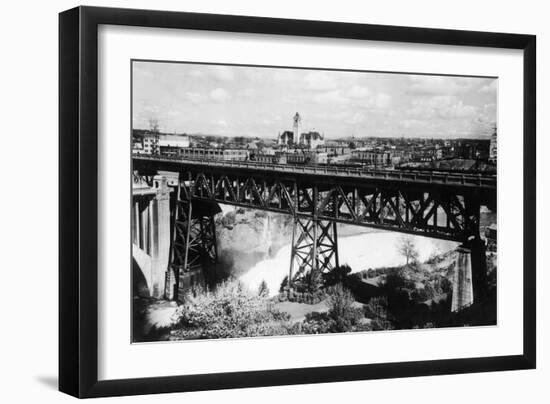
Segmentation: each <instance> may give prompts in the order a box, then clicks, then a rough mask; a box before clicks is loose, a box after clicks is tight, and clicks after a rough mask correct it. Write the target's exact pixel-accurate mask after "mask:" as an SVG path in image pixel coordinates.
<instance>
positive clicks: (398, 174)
mask: <svg viewBox="0 0 550 404" xmlns="http://www.w3.org/2000/svg"><path fill="white" fill-rule="evenodd" d="M132 158H133V160H134V164H135V163H136V162H141V163H145V164H144V165H149V164H148V163H150V164H151V166H155V167H157V168H161V167H162V168H161V169H163V168H164V169H167V170H168V171H170V168H172V169H176V171H178V170H177V166H178V165H181V166H188V167H192V168H195V169H200V168H207V169H209V170H212V169H219V170H224V171H227V170H229V171H234V170H239V171H244V172H250V173H253V172H255V173H260V172H261V173H268V174H269V175H270V176H273V175H284V176H293V177H294V176H295V177H302V176H309V177H311V176H313V177H319V178H320V179H326V178H327V177H328V178H331V179H333V180H342V179H347V180H352V181H353V180H355V181H357V182H364V181H365V180H376V181H387V182H407V183H417V184H434V185H436V184H440V185H447V186H456V187H466V188H470V187H471V188H478V189H485V190H496V185H497V179H496V175H483V174H456V173H447V172H418V171H403V170H380V169H377V170H372V169H358V168H341V167H336V166H335V167H327V166H312V165H290V164H270V163H257V162H250V161H222V160H205V159H182V158H179V157H169V156H155V155H133V156H132Z"/></svg>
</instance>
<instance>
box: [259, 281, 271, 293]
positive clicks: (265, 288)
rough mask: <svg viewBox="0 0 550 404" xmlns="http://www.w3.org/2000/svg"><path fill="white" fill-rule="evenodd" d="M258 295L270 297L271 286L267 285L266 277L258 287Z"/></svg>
mask: <svg viewBox="0 0 550 404" xmlns="http://www.w3.org/2000/svg"><path fill="white" fill-rule="evenodd" d="M258 296H260V297H268V296H269V287H268V286H267V282H266V281H265V279H263V280H262V282H261V283H260V286H259V287H258Z"/></svg>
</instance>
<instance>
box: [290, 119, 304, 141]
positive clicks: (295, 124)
mask: <svg viewBox="0 0 550 404" xmlns="http://www.w3.org/2000/svg"><path fill="white" fill-rule="evenodd" d="M301 125H302V117H301V116H300V114H299V113H298V112H296V114H295V115H294V117H293V118H292V130H293V132H294V140H298V139H299V137H300V126H301Z"/></svg>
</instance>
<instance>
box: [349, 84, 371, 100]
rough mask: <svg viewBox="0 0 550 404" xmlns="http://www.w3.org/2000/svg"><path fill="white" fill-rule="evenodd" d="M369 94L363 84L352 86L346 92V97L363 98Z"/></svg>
mask: <svg viewBox="0 0 550 404" xmlns="http://www.w3.org/2000/svg"><path fill="white" fill-rule="evenodd" d="M370 94H371V91H370V90H369V89H368V88H367V87H363V86H357V85H355V86H352V87H351V88H350V89H349V90H348V92H347V95H348V97H351V98H365V97H368V96H369V95H370Z"/></svg>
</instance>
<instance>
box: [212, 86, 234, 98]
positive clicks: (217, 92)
mask: <svg viewBox="0 0 550 404" xmlns="http://www.w3.org/2000/svg"><path fill="white" fill-rule="evenodd" d="M229 98H230V96H229V93H228V92H227V91H225V90H224V89H223V88H220V87H218V88H215V89H214V90H212V91H210V99H212V101H214V102H225V101H227V100H228V99H229Z"/></svg>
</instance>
